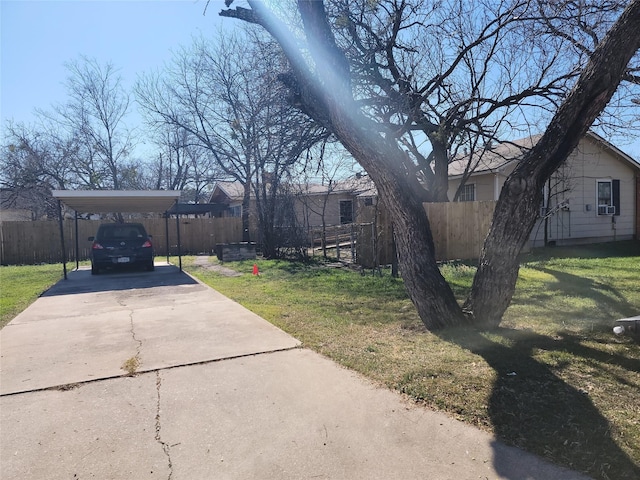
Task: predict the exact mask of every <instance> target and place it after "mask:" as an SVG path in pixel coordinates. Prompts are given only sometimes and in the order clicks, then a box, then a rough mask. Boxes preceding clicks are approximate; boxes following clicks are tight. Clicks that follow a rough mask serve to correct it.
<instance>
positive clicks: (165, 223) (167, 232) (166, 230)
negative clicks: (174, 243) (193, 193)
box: [164, 210, 170, 264]
mask: <svg viewBox="0 0 640 480" xmlns="http://www.w3.org/2000/svg"><path fill="white" fill-rule="evenodd" d="M164 230H165V237H164V238H166V239H167V264H168V263H169V255H170V252H169V210H167V211H166V212H164Z"/></svg>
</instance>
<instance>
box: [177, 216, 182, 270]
mask: <svg viewBox="0 0 640 480" xmlns="http://www.w3.org/2000/svg"><path fill="white" fill-rule="evenodd" d="M176 231H177V232H178V265H180V271H182V248H181V245H180V214H179V213H178V214H176Z"/></svg>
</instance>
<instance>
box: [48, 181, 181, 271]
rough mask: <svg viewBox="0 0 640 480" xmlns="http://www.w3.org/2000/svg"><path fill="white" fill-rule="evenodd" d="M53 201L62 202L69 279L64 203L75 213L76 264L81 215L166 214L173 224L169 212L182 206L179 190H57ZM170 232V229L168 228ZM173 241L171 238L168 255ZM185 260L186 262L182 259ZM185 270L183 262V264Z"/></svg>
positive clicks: (64, 268)
mask: <svg viewBox="0 0 640 480" xmlns="http://www.w3.org/2000/svg"><path fill="white" fill-rule="evenodd" d="M52 195H53V198H55V199H57V200H58V220H59V224H60V241H61V242H62V268H63V271H64V278H65V280H66V279H67V254H66V249H65V244H64V228H63V223H62V204H63V203H64V204H65V205H66V206H67V207H69V208H71V209H72V210H74V211H75V215H74V216H75V228H76V263H77V261H78V253H79V245H78V213H79V212H80V213H132V212H135V213H163V214H164V215H165V218H166V219H167V220H166V221H167V225H168V221H169V210H170V209H171V207H173V206H174V205H176V204H177V203H178V199H179V198H180V192H179V191H177V190H54V191H53V192H52ZM176 218H177V219H178V256H179V257H180V222H179V215H178V216H177V217H176ZM167 231H168V226H167ZM168 252H169V238H168V237H167V256H168ZM181 260H182V259H181ZM180 268H181V269H182V261H180Z"/></svg>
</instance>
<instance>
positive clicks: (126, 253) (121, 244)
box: [89, 223, 154, 275]
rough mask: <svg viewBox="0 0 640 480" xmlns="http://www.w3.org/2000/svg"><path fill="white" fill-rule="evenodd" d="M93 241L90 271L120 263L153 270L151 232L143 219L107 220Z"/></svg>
mask: <svg viewBox="0 0 640 480" xmlns="http://www.w3.org/2000/svg"><path fill="white" fill-rule="evenodd" d="M89 241H90V242H93V244H92V245H91V274H92V275H97V274H98V273H100V270H101V269H104V268H114V267H120V266H139V267H143V268H145V269H147V270H149V271H152V270H153V268H154V267H153V256H154V253H153V244H152V243H151V236H150V235H147V231H146V230H145V228H144V226H143V225H142V224H140V223H104V224H102V225H100V226H99V227H98V233H96V236H95V237H89Z"/></svg>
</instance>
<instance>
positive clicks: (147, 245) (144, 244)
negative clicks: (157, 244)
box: [142, 240, 151, 248]
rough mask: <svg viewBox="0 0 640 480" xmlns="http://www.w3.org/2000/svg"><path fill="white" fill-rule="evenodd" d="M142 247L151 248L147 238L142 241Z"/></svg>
mask: <svg viewBox="0 0 640 480" xmlns="http://www.w3.org/2000/svg"><path fill="white" fill-rule="evenodd" d="M142 248H151V242H150V241H149V240H147V241H146V242H144V243H143V244H142Z"/></svg>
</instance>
